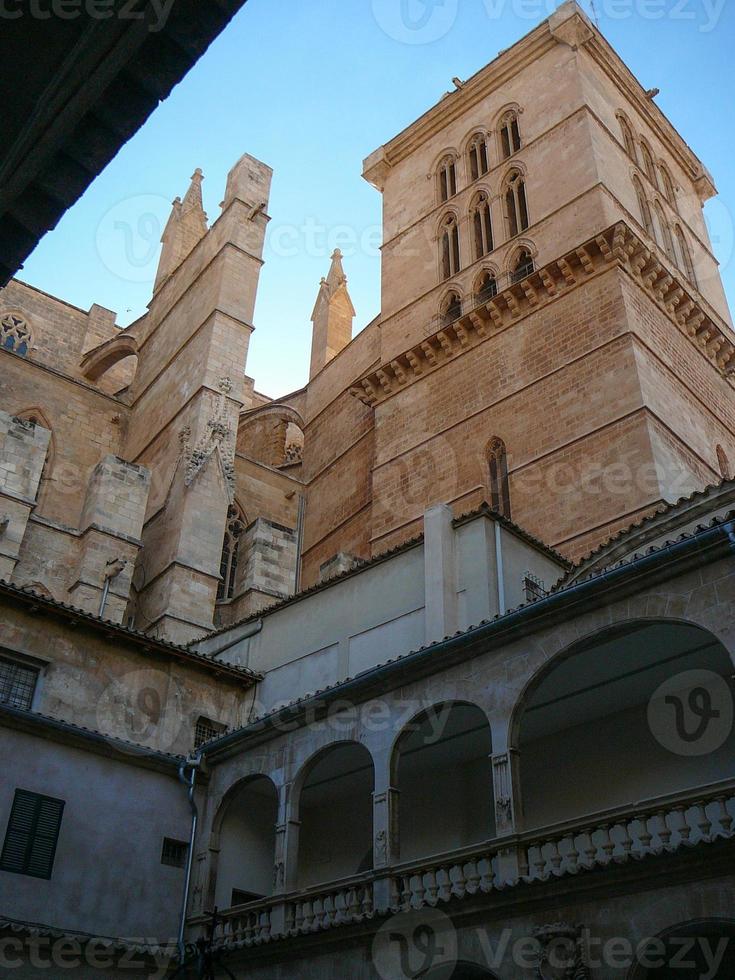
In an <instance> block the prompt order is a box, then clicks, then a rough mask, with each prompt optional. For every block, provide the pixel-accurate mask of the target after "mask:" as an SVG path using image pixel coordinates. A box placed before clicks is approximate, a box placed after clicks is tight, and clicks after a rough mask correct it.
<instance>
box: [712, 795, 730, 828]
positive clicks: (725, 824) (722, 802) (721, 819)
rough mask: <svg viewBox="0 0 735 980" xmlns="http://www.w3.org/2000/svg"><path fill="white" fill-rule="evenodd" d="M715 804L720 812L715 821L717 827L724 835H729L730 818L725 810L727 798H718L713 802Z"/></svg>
mask: <svg viewBox="0 0 735 980" xmlns="http://www.w3.org/2000/svg"><path fill="white" fill-rule="evenodd" d="M715 803H717V804H718V805H719V807H720V812H719V814H718V816H717V821H718V823H719V825H720V826H721V827H722V829H723V831H724V832H725V834H729V833H730V828H731V827H732V817H731V816H730V813H729V811H728V809H727V798H726V797H724V796H718V797H717V799H716V800H715Z"/></svg>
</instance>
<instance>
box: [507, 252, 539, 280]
mask: <svg viewBox="0 0 735 980" xmlns="http://www.w3.org/2000/svg"><path fill="white" fill-rule="evenodd" d="M532 272H533V256H532V255H531V253H530V252H529V251H528V249H527V248H522V249H521V250H520V252H519V253H518V255H517V257H516V260H515V262H514V263H513V268H512V269H511V274H510V277H511V279H512V281H513V282H520V281H521V279H525V278H526V276H530V275H531V273H532Z"/></svg>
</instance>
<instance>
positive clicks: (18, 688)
mask: <svg viewBox="0 0 735 980" xmlns="http://www.w3.org/2000/svg"><path fill="white" fill-rule="evenodd" d="M37 680H38V671H37V670H36V669H35V668H33V667H26V666H25V665H24V664H20V663H17V661H15V660H5V659H0V703H2V704H9V705H12V707H14V708H26V709H29V708H30V707H31V705H32V703H33V694H34V692H35V690H36V682H37Z"/></svg>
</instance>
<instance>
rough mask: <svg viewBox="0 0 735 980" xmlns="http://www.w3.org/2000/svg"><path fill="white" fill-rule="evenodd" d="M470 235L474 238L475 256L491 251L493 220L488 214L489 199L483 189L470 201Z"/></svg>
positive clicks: (492, 246)
mask: <svg viewBox="0 0 735 980" xmlns="http://www.w3.org/2000/svg"><path fill="white" fill-rule="evenodd" d="M472 237H473V240H474V251H475V258H476V259H481V258H482V257H483V255H487V254H488V252H492V250H493V248H494V247H495V246H494V244H493V222H492V216H491V214H490V199H489V198H488V196H487V194H486V193H485V192H484V191H483V192H481V193H480V194H478V195H477V197H476V198H475V199H474V201H473V202H472Z"/></svg>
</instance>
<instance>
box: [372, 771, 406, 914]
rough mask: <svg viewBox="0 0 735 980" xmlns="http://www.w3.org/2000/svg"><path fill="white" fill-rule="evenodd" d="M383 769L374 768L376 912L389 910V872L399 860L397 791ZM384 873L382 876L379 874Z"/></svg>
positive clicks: (390, 899)
mask: <svg viewBox="0 0 735 980" xmlns="http://www.w3.org/2000/svg"><path fill="white" fill-rule="evenodd" d="M381 768H382V770H383V771H382V773H381V772H380V771H379V768H378V767H377V765H376V772H375V792H374V793H373V868H374V869H375V872H376V878H375V885H374V890H373V904H374V907H375V909H376V910H380V911H385V910H386V909H389V908H390V907H391V905H392V904H393V902H392V895H391V884H390V873H389V871H390V869H391V868H392V867H394V865H396V864H397V863H398V862H399V860H400V853H401V850H400V834H399V825H398V801H399V791H398V790H397V789H396V788H395V787H394V786H391V785H390V783H391V774H390V763H389V761H388V762H386V765H385V766H384V767H381ZM381 871H385V872H386V873H385V874H384V875H381V874H380V872H381Z"/></svg>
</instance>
